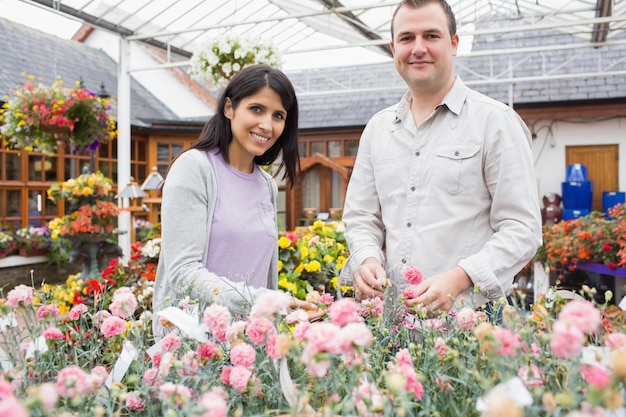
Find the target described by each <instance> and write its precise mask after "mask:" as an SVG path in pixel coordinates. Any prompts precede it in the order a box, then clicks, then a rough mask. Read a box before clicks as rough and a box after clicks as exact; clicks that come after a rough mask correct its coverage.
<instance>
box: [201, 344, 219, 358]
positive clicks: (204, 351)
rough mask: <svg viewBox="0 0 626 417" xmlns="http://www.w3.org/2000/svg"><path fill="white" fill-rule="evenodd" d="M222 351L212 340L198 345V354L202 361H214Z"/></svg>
mask: <svg viewBox="0 0 626 417" xmlns="http://www.w3.org/2000/svg"><path fill="white" fill-rule="evenodd" d="M219 351H220V348H219V346H217V344H216V343H215V342H211V341H210V340H209V341H207V342H204V343H202V344H200V345H198V348H197V349H196V353H197V354H198V356H200V357H201V358H202V359H206V360H211V359H213V358H214V357H215V356H216V355H217V354H218V353H219Z"/></svg>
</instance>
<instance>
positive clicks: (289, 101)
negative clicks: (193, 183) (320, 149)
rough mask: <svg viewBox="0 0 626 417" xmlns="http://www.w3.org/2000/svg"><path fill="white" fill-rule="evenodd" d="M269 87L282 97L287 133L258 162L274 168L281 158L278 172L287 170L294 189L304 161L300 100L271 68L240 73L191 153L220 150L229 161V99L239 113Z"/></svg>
mask: <svg viewBox="0 0 626 417" xmlns="http://www.w3.org/2000/svg"><path fill="white" fill-rule="evenodd" d="M265 87H268V88H271V89H272V90H274V91H276V93H277V94H278V95H279V96H280V100H281V102H282V105H283V107H284V108H285V110H286V111H287V117H286V119H285V129H284V130H283V133H282V135H280V137H279V138H278V140H277V141H276V143H274V145H273V146H272V147H271V148H269V149H268V150H267V151H266V152H265V153H264V154H263V155H260V156H255V157H254V162H255V163H257V164H258V165H270V164H272V163H273V162H274V161H276V159H278V158H279V157H280V156H281V153H282V162H281V164H280V167H279V169H278V172H280V171H281V170H282V169H283V168H284V169H285V174H284V176H283V178H287V179H288V180H289V184H290V186H292V187H293V185H294V184H295V183H296V177H297V174H298V171H299V170H300V158H299V155H298V100H297V99H296V92H295V89H294V88H293V85H292V84H291V81H289V79H288V78H287V76H286V75H285V74H284V73H283V72H282V71H280V70H277V69H276V68H272V67H270V66H269V65H250V66H247V67H244V68H243V69H242V70H241V71H239V72H238V73H237V74H236V75H235V76H234V77H233V78H232V79H231V80H230V82H229V83H228V85H227V86H226V88H225V89H224V91H223V92H222V94H221V95H220V99H219V102H218V104H217V110H216V112H215V115H213V116H212V117H211V118H210V119H209V121H207V123H206V124H205V125H204V128H203V129H202V132H201V133H200V136H199V137H198V139H197V140H196V141H195V142H194V143H193V144H192V145H191V147H190V149H199V150H210V149H214V148H218V149H219V150H220V152H221V153H222V155H223V156H224V158H225V159H226V160H227V161H228V145H229V144H230V142H231V141H232V140H233V135H232V132H231V129H230V120H229V119H227V118H226V116H224V106H225V104H226V98H229V99H230V100H231V102H232V107H233V109H236V108H237V106H239V103H241V100H243V99H244V98H246V97H249V96H252V95H254V94H256V93H258V92H259V91H260V90H261V89H263V88H265Z"/></svg>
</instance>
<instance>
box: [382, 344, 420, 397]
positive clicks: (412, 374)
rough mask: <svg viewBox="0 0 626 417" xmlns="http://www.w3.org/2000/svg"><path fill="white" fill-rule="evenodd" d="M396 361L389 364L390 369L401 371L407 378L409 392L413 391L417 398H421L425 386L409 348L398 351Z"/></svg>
mask: <svg viewBox="0 0 626 417" xmlns="http://www.w3.org/2000/svg"><path fill="white" fill-rule="evenodd" d="M395 359H396V363H395V364H390V365H389V370H390V371H397V372H399V373H400V374H401V375H402V376H403V377H404V379H405V381H406V383H405V384H404V386H405V389H406V391H407V392H409V393H412V394H413V395H414V396H415V399H417V400H420V399H422V396H423V395H424V387H423V385H422V383H421V382H419V380H418V375H417V371H416V370H415V366H414V365H413V359H411V353H410V352H409V350H408V349H406V348H403V349H400V350H399V351H398V353H396V357H395Z"/></svg>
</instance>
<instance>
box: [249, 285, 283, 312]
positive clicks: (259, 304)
mask: <svg viewBox="0 0 626 417" xmlns="http://www.w3.org/2000/svg"><path fill="white" fill-rule="evenodd" d="M291 300H292V297H291V296H290V295H289V294H287V293H286V292H282V291H266V292H263V293H262V294H261V295H259V296H258V297H257V298H256V299H255V300H254V305H253V306H252V308H251V309H250V316H263V317H272V316H274V314H277V313H279V312H280V311H281V310H286V309H287V307H289V303H290V302H291Z"/></svg>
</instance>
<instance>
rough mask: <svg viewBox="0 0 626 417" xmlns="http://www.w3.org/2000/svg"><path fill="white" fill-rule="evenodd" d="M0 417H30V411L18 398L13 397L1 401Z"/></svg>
mask: <svg viewBox="0 0 626 417" xmlns="http://www.w3.org/2000/svg"><path fill="white" fill-rule="evenodd" d="M0 416H11V417H28V410H27V409H26V407H24V405H22V403H21V402H20V401H19V400H18V399H17V398H15V397H13V396H11V397H8V398H3V399H2V400H1V401H0Z"/></svg>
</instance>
